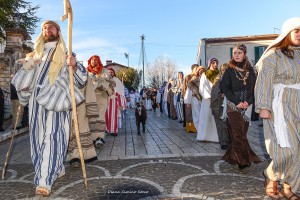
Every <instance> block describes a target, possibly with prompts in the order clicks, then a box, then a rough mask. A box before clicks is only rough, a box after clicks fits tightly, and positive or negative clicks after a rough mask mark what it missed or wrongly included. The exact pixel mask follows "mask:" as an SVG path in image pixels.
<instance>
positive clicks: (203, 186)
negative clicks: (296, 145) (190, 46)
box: [0, 110, 268, 200]
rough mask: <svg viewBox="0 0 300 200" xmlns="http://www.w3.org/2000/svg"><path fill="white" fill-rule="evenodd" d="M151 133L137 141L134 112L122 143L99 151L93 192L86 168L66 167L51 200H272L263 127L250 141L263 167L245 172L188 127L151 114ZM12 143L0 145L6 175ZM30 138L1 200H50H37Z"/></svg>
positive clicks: (111, 142)
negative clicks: (267, 187)
mask: <svg viewBox="0 0 300 200" xmlns="http://www.w3.org/2000/svg"><path fill="white" fill-rule="evenodd" d="M147 113H148V121H147V126H146V133H142V134H141V135H137V130H136V127H135V120H134V116H133V110H129V112H128V114H126V118H125V121H126V127H125V126H123V128H122V129H120V130H119V131H120V133H119V135H118V136H117V137H113V136H111V135H107V138H106V139H107V140H106V141H107V142H106V143H105V145H104V146H103V147H102V148H100V149H97V153H98V161H95V162H92V163H90V164H88V165H87V166H86V169H87V177H88V184H89V187H88V189H85V188H84V186H83V180H82V178H81V177H82V172H81V169H80V168H72V167H70V166H69V165H68V163H66V174H65V175H64V176H63V177H61V178H59V179H58V180H57V181H56V182H55V184H54V185H53V188H52V193H51V197H50V198H49V199H120V200H123V199H128V200H133V199H142V200H148V199H174V200H175V199H191V200H192V199H211V200H213V199H268V198H267V197H265V192H264V186H263V178H262V176H261V172H262V171H263V169H264V168H265V167H266V166H267V164H268V159H267V154H266V151H265V147H264V139H263V133H262V127H260V126H258V125H259V124H261V122H260V121H257V122H252V124H251V127H250V129H249V133H248V137H249V141H250V145H251V147H252V149H253V150H254V152H255V153H256V154H257V155H259V157H260V158H261V161H262V162H261V163H259V164H253V165H252V166H251V167H250V168H246V169H244V170H239V169H238V167H237V166H231V165H229V164H227V163H225V162H223V161H222V160H221V156H222V155H223V154H224V151H222V150H221V149H220V145H219V144H218V143H211V142H199V141H196V139H195V138H196V134H194V133H186V132H185V131H184V128H183V127H182V124H180V123H178V122H177V121H176V120H171V119H168V118H167V117H166V116H165V115H163V114H161V115H160V114H159V113H154V112H150V111H148V112H147ZM9 142H10V140H5V141H3V142H1V143H0V162H1V165H0V169H1V171H2V166H3V161H4V159H5V155H6V152H7V149H8V145H9ZM33 176H34V170H33V166H32V164H31V159H30V147H29V137H28V134H27V133H23V134H21V135H19V136H18V137H17V138H16V139H15V142H14V148H13V152H12V156H11V159H10V165H9V166H8V170H7V173H6V178H5V180H0V199H47V198H42V197H40V196H36V195H35V186H34V184H33Z"/></svg>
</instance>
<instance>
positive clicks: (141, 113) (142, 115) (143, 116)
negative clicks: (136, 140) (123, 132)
mask: <svg viewBox="0 0 300 200" xmlns="http://www.w3.org/2000/svg"><path fill="white" fill-rule="evenodd" d="M146 120H147V112H146V108H145V106H144V105H143V104H142V103H139V102H137V103H136V108H135V122H136V127H137V130H138V134H141V132H140V123H142V126H143V133H145V126H146Z"/></svg>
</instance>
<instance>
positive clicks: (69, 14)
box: [61, 0, 88, 189]
mask: <svg viewBox="0 0 300 200" xmlns="http://www.w3.org/2000/svg"><path fill="white" fill-rule="evenodd" d="M64 8H65V9H64V12H65V13H64V15H63V16H62V17H61V21H64V20H65V19H67V18H68V55H69V56H70V55H72V23H73V14H72V7H71V3H70V1H69V0H64ZM69 77H70V92H71V97H72V112H73V118H74V119H73V121H74V123H73V124H74V128H75V137H76V141H77V146H78V151H79V156H80V162H81V169H82V175H83V180H84V186H85V189H87V188H88V183H87V177H86V170H85V163H84V158H83V152H82V147H81V143H80V137H79V129H78V120H77V111H76V101H75V95H74V77H73V67H72V66H71V65H70V66H69Z"/></svg>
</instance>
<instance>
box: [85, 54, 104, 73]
mask: <svg viewBox="0 0 300 200" xmlns="http://www.w3.org/2000/svg"><path fill="white" fill-rule="evenodd" d="M93 58H96V60H97V61H98V66H95V67H92V65H91V61H92V59H93ZM102 69H103V64H102V62H101V60H100V57H99V56H97V55H93V56H92V57H90V58H89V60H88V66H87V70H88V72H90V73H93V74H96V75H98V74H100V73H101V71H102Z"/></svg>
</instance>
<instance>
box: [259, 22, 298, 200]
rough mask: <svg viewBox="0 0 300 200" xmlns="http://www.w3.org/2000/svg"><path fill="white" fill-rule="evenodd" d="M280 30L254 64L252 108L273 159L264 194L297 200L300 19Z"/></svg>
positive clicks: (267, 173)
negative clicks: (253, 99)
mask: <svg viewBox="0 0 300 200" xmlns="http://www.w3.org/2000/svg"><path fill="white" fill-rule="evenodd" d="M281 30H282V33H281V35H279V36H278V37H277V38H276V39H275V40H274V41H273V42H272V43H271V44H270V45H269V47H268V48H267V49H266V51H265V52H264V54H263V56H262V57H261V59H260V60H259V62H258V64H257V66H258V77H257V81H256V87H255V105H256V112H258V113H259V115H260V117H261V118H263V127H264V135H265V143H266V148H267V151H268V153H269V155H270V157H271V159H272V161H271V162H270V164H269V166H268V167H267V169H266V170H265V171H264V175H265V177H266V193H267V195H268V196H269V197H271V198H273V199H278V198H279V197H280V195H282V196H284V197H285V198H287V199H291V200H295V199H300V197H298V196H297V195H295V194H294V193H296V192H297V190H299V187H300V174H299V169H300V139H299V138H300V126H299V124H300V106H299V99H300V18H299V17H297V18H296V17H295V18H290V19H288V20H287V21H285V22H284V24H283V26H282V29H281ZM279 184H281V188H282V189H281V190H280V191H278V185H279Z"/></svg>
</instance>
